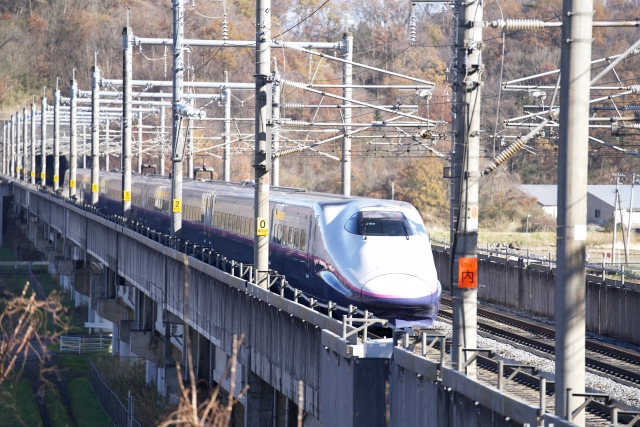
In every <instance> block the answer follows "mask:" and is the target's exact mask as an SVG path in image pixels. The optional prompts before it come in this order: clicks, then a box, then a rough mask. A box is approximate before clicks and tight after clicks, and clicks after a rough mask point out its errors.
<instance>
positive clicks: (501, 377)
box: [498, 360, 538, 390]
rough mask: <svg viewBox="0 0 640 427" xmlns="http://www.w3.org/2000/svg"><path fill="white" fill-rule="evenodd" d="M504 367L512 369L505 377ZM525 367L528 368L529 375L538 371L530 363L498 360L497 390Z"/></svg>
mask: <svg viewBox="0 0 640 427" xmlns="http://www.w3.org/2000/svg"><path fill="white" fill-rule="evenodd" d="M504 368H510V369H513V372H511V375H509V376H508V377H507V378H506V379H505V378H504ZM525 369H528V370H530V371H531V375H537V373H538V368H536V367H535V366H532V365H519V364H514V363H506V364H505V363H504V361H502V360H498V390H502V389H503V388H504V386H506V385H507V384H508V383H509V381H511V380H512V379H514V378H515V377H516V375H518V374H519V373H520V372H524V370H525Z"/></svg>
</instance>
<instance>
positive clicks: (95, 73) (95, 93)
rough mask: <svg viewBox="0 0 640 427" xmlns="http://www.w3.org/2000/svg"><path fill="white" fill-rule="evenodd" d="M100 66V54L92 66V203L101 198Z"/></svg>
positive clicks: (95, 203)
mask: <svg viewBox="0 0 640 427" xmlns="http://www.w3.org/2000/svg"><path fill="white" fill-rule="evenodd" d="M99 81H100V68H98V54H97V53H96V56H95V58H94V64H93V68H91V204H92V205H97V204H98V201H99V199H100V193H99V191H98V190H99V189H100V170H99V169H98V167H99V166H100V164H99V163H100V92H99V91H100V87H99V84H98V83H99Z"/></svg>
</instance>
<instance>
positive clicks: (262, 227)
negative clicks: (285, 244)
mask: <svg viewBox="0 0 640 427" xmlns="http://www.w3.org/2000/svg"><path fill="white" fill-rule="evenodd" d="M256 234H257V235H258V236H268V235H269V229H268V228H267V219H266V218H262V217H258V218H256Z"/></svg>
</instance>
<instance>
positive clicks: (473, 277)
mask: <svg viewBox="0 0 640 427" xmlns="http://www.w3.org/2000/svg"><path fill="white" fill-rule="evenodd" d="M477 287H478V259H477V258H460V260H459V262H458V288H463V289H475V288H477Z"/></svg>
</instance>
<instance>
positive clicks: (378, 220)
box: [344, 211, 415, 237]
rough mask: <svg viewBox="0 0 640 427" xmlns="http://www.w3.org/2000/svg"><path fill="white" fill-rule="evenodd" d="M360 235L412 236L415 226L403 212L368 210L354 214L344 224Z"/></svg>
mask: <svg viewBox="0 0 640 427" xmlns="http://www.w3.org/2000/svg"><path fill="white" fill-rule="evenodd" d="M344 228H345V230H347V231H348V232H349V233H351V234H358V235H360V236H407V237H408V236H412V235H414V234H415V232H414V231H413V227H411V224H410V223H409V221H408V220H407V217H405V216H404V214H403V213H402V212H385V211H367V212H358V213H356V214H354V215H353V216H352V217H351V218H349V220H347V223H346V224H345V226H344Z"/></svg>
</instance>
